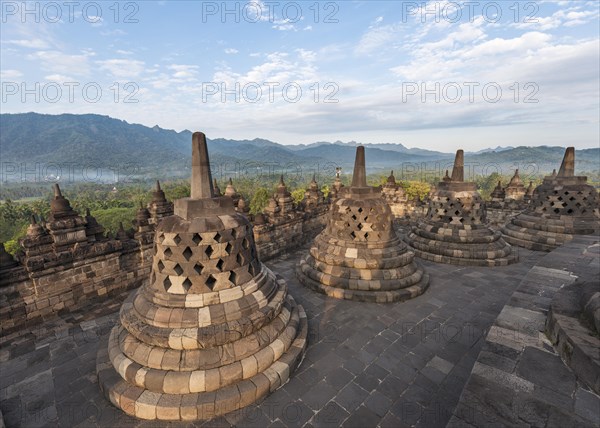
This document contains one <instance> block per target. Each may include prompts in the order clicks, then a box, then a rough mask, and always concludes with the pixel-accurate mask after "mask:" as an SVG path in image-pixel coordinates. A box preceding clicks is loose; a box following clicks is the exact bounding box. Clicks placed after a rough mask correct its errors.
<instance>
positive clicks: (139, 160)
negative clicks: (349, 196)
mask: <svg viewBox="0 0 600 428" xmlns="http://www.w3.org/2000/svg"><path fill="white" fill-rule="evenodd" d="M191 134H192V133H191V132H190V131H187V130H185V131H181V132H177V131H174V130H168V129H163V128H160V127H158V126H154V127H147V126H143V125H139V124H131V123H128V122H126V121H124V120H120V119H115V118H111V117H108V116H101V115H95V114H81V115H75V114H60V115H45V114H38V113H19V114H1V115H0V156H1V158H2V162H3V163H7V162H8V163H10V162H13V163H15V164H23V163H25V164H26V165H28V166H27V167H28V168H31V166H30V165H33V164H35V163H40V164H42V165H43V164H46V165H47V164H72V165H93V166H97V167H101V168H108V169H110V168H115V167H122V166H123V165H135V168H136V169H135V170H136V173H137V174H139V175H141V176H146V177H164V178H166V177H184V176H188V175H189V170H190V163H191V161H190V158H191V156H190V141H191ZM358 144H360V143H359V142H355V141H350V142H341V141H335V142H324V141H323V142H316V143H313V144H308V145H302V144H300V145H294V146H291V145H282V144H278V143H276V142H272V141H269V140H265V139H259V138H257V139H253V140H229V139H223V138H215V139H209V152H210V156H211V162H212V164H213V168H220V169H221V170H222V172H225V173H227V172H229V171H233V170H238V171H239V170H240V169H244V168H246V169H248V168H280V169H284V170H285V169H287V170H289V169H294V168H296V169H297V168H306V169H312V170H315V169H326V168H330V169H331V170H333V166H339V167H341V168H342V169H343V171H344V172H350V171H351V169H352V166H353V163H354V154H355V147H356V145H358ZM364 145H365V148H366V158H367V167H368V168H369V172H384V171H385V172H386V173H387V171H388V170H390V169H395V170H397V171H398V172H399V173H401V172H402V171H405V172H406V171H415V170H426V171H429V172H430V173H434V174H437V176H439V175H440V171H441V173H443V170H444V169H446V168H451V164H452V160H453V158H454V153H444V152H438V151H433V150H425V149H419V148H407V147H405V146H404V145H402V144H391V143H389V144H386V143H381V144H364ZM563 153H564V147H549V146H535V147H524V146H521V147H510V146H509V147H496V148H495V149H492V148H489V149H484V150H480V151H478V152H467V153H465V162H466V164H467V165H471V166H474V168H475V169H474V170H475V172H476V173H478V174H483V175H485V174H489V173H491V172H494V171H498V172H501V173H503V174H505V175H508V174H510V173H511V172H512V171H513V170H514V169H515V168H517V167H518V168H521V169H522V170H524V171H525V172H526V173H528V174H533V175H535V174H547V173H549V172H551V171H552V169H553V168H558V167H559V166H560V162H561V160H562V156H563ZM576 162H577V164H576V172H582V171H587V172H597V171H599V170H600V148H594V149H583V150H576ZM398 175H400V174H398Z"/></svg>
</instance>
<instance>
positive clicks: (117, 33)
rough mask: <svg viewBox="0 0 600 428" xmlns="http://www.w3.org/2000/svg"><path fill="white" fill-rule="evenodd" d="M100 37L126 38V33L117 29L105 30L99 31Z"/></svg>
mask: <svg viewBox="0 0 600 428" xmlns="http://www.w3.org/2000/svg"><path fill="white" fill-rule="evenodd" d="M100 35H101V36H105V37H107V36H126V35H127V32H125V31H123V30H121V29H119V28H117V29H116V30H105V31H100Z"/></svg>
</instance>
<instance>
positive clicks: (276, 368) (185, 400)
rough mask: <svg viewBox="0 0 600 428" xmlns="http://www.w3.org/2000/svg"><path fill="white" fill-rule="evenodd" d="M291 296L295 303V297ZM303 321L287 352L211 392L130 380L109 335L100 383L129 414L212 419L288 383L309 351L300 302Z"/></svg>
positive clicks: (101, 360)
mask: <svg viewBox="0 0 600 428" xmlns="http://www.w3.org/2000/svg"><path fill="white" fill-rule="evenodd" d="M288 298H289V299H291V300H292V303H294V304H295V302H294V301H293V298H292V297H291V296H289V295H288ZM297 308H298V312H299V316H300V323H299V326H298V331H297V335H296V338H295V339H294V340H293V342H292V344H291V346H290V347H289V348H288V349H287V351H285V352H284V353H283V355H282V356H281V357H280V358H279V359H278V360H277V361H275V362H273V363H272V364H271V365H270V366H269V367H268V368H267V369H266V370H264V371H262V372H260V373H257V374H256V375H254V376H252V377H250V378H248V379H244V380H242V381H240V382H237V383H234V384H232V385H228V386H226V387H223V388H220V389H217V390H215V391H210V392H198V393H189V394H168V393H158V392H152V391H150V390H147V389H144V388H140V387H138V386H135V385H132V384H130V383H128V382H126V381H125V380H124V379H123V378H122V377H121V376H120V375H119V373H117V371H116V370H115V368H114V366H113V364H112V363H111V361H110V358H109V352H108V339H109V335H110V333H109V334H107V335H106V336H105V337H104V338H103V339H102V340H101V346H100V348H99V351H98V355H97V357H96V373H97V376H98V383H99V384H100V388H101V389H102V391H103V393H104V395H105V397H106V398H107V399H108V400H109V401H110V402H111V403H112V404H113V405H114V406H115V407H117V408H119V409H121V410H122V411H123V412H125V413H126V414H128V415H129V416H132V417H135V418H139V419H146V420H163V421H197V420H209V419H213V418H215V417H218V416H222V415H225V414H227V413H230V412H233V411H236V410H239V409H242V408H244V407H246V406H249V405H251V404H253V403H256V402H259V401H261V400H262V399H264V398H265V397H266V396H267V395H268V394H270V393H271V392H273V391H275V390H276V389H277V388H279V387H280V386H282V385H284V384H285V383H286V382H287V381H288V379H289V378H290V375H291V374H292V373H293V372H294V370H296V368H297V367H298V366H299V365H300V363H301V362H302V358H303V357H304V352H305V350H306V343H307V336H308V322H307V319H306V313H305V311H304V308H303V307H302V306H301V305H297Z"/></svg>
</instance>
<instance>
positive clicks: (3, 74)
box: [0, 69, 23, 80]
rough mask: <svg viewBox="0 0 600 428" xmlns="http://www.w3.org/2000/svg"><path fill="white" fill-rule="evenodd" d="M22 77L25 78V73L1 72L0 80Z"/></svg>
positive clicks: (9, 70) (8, 70)
mask: <svg viewBox="0 0 600 428" xmlns="http://www.w3.org/2000/svg"><path fill="white" fill-rule="evenodd" d="M20 77H23V73H21V72H20V71H19V70H13V69H7V70H0V79H2V80H9V79H18V78H20Z"/></svg>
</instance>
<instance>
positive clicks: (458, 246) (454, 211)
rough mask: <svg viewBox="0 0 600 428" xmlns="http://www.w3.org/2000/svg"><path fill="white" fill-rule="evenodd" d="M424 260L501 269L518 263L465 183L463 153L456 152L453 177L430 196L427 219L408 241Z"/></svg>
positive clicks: (468, 185)
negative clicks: (487, 221)
mask: <svg viewBox="0 0 600 428" xmlns="http://www.w3.org/2000/svg"><path fill="white" fill-rule="evenodd" d="M406 241H407V242H408V244H409V245H410V246H411V247H412V248H413V249H414V251H415V254H416V255H417V256H418V257H421V258H422V259H425V260H431V261H434V262H441V263H450V264H457V265H472V266H502V265H507V264H510V263H513V262H515V261H517V255H516V253H515V252H514V251H513V248H512V247H511V246H510V245H509V244H507V243H506V242H505V241H504V240H503V239H502V236H501V234H500V232H497V231H493V230H492V229H490V228H489V227H488V225H487V223H486V208H485V203H484V202H483V199H482V198H481V196H480V195H479V193H478V192H477V187H476V185H475V183H470V182H465V181H464V153H463V151H462V150H458V151H457V152H456V158H455V160H454V168H453V169H452V176H451V177H450V176H448V174H446V177H444V179H443V181H440V182H439V183H438V186H437V188H436V191H435V192H434V193H433V194H432V195H431V198H430V200H429V208H428V210H427V214H426V216H425V219H423V220H422V221H419V222H418V223H417V225H416V226H414V227H413V228H412V230H411V231H410V232H409V233H408V235H407V237H406Z"/></svg>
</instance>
